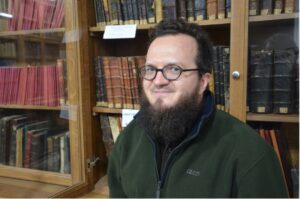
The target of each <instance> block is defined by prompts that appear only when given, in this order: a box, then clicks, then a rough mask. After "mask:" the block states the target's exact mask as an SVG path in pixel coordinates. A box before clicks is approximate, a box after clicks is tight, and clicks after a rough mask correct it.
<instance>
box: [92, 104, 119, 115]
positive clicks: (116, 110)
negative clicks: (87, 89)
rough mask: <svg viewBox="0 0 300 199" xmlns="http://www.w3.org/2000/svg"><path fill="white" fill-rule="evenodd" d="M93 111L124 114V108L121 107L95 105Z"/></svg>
mask: <svg viewBox="0 0 300 199" xmlns="http://www.w3.org/2000/svg"><path fill="white" fill-rule="evenodd" d="M93 113H110V114H122V109H121V108H106V107H100V106H94V107H93Z"/></svg>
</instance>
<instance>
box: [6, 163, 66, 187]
mask: <svg viewBox="0 0 300 199" xmlns="http://www.w3.org/2000/svg"><path fill="white" fill-rule="evenodd" d="M0 170H1V176H2V177H14V178H15V177H16V176H17V177H18V178H19V179H23V180H32V181H36V182H45V183H52V184H58V185H65V186H68V185H71V184H72V181H71V176H70V174H62V173H55V172H49V171H40V170H33V169H26V168H18V167H9V166H4V165H0Z"/></svg>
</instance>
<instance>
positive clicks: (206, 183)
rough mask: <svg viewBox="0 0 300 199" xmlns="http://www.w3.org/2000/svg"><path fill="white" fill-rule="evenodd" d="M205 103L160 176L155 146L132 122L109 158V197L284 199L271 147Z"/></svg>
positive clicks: (278, 170) (254, 133)
mask: <svg viewBox="0 0 300 199" xmlns="http://www.w3.org/2000/svg"><path fill="white" fill-rule="evenodd" d="M208 98H211V96H210V97H208ZM206 101H208V102H209V101H210V102H209V103H208V104H207V103H206V107H209V108H206V112H205V111H204V113H203V114H202V117H201V119H200V120H199V122H198V124H197V126H196V129H195V133H193V134H191V135H190V136H189V137H188V138H186V140H184V141H183V142H182V143H181V144H179V145H178V146H177V147H175V148H174V149H173V151H172V152H171V153H170V156H169V157H168V158H167V163H166V165H167V167H166V169H165V171H164V172H163V174H162V176H160V175H159V172H158V169H157V163H156V162H157V161H156V155H155V154H156V150H157V149H156V148H155V144H154V141H153V140H152V139H151V138H150V137H149V136H148V134H147V133H146V132H145V131H144V129H143V128H142V127H141V126H140V125H139V123H138V120H137V119H134V120H133V121H132V122H131V123H130V124H129V125H128V126H127V128H126V129H125V130H124V131H123V132H122V133H121V134H120V136H119V137H118V139H117V141H116V143H115V146H114V149H113V152H112V154H111V157H110V159H109V166H108V183H109V191H110V197H112V198H117V197H130V198H136V197H148V198H154V197H170V198H176V197H181V198H191V197H197V198H201V197H205V198H210V197H218V198H227V197H248V198H256V197H259V198H265V197H271V198H276V197H281V198H286V197H288V195H287V191H286V188H285V185H284V179H283V175H282V173H281V169H280V165H279V162H278V159H277V156H276V154H275V152H274V150H273V149H272V147H271V146H269V145H268V144H267V143H265V141H264V140H262V139H261V138H260V137H259V136H258V134H257V133H256V132H255V131H254V130H252V129H251V128H250V127H248V126H247V125H246V124H244V123H242V122H240V121H239V120H237V119H235V118H234V117H232V116H230V115H229V114H227V113H225V112H222V111H219V110H215V109H214V105H213V103H211V101H212V100H211V99H208V100H206ZM137 117H138V115H137Z"/></svg>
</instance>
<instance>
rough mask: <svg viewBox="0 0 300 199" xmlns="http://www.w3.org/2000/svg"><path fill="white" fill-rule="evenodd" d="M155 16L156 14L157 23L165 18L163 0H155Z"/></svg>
mask: <svg viewBox="0 0 300 199" xmlns="http://www.w3.org/2000/svg"><path fill="white" fill-rule="evenodd" d="M155 16H156V23H159V22H160V21H161V20H162V19H163V3H162V0H155Z"/></svg>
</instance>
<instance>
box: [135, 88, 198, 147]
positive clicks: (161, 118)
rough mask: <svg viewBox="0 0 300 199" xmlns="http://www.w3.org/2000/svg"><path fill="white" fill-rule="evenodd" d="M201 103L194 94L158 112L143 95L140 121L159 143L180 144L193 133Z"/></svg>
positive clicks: (195, 93)
mask: <svg viewBox="0 0 300 199" xmlns="http://www.w3.org/2000/svg"><path fill="white" fill-rule="evenodd" d="M200 101H201V99H199V96H198V94H197V92H194V93H193V95H192V96H188V97H186V98H184V99H182V100H181V101H179V102H178V104H177V105H176V106H174V107H171V108H161V109H158V110H157V108H156V109H155V108H153V107H152V106H151V104H150V103H149V101H148V99H147V97H146V95H145V94H144V93H142V96H141V111H140V114H139V117H138V119H139V121H140V124H141V125H142V126H143V127H144V128H145V129H146V132H147V133H148V134H149V135H150V136H151V137H152V138H154V139H155V140H157V141H158V142H160V143H162V144H164V145H167V144H178V142H180V141H182V140H183V139H184V138H185V137H186V136H187V134H188V133H190V132H191V129H192V127H193V125H194V123H195V121H196V120H197V116H198V114H199V112H200V105H201V103H200Z"/></svg>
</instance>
